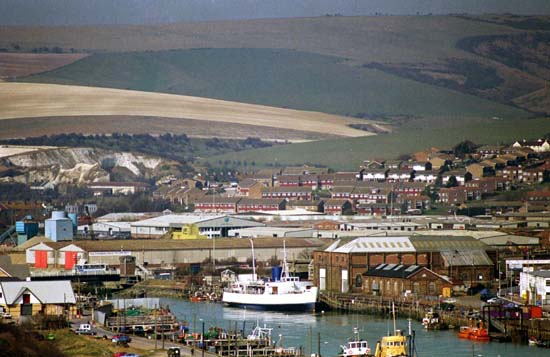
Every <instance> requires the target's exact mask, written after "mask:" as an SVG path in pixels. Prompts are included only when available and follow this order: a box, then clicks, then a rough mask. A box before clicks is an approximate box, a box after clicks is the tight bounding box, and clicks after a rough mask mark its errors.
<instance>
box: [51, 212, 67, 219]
mask: <svg viewBox="0 0 550 357" xmlns="http://www.w3.org/2000/svg"><path fill="white" fill-rule="evenodd" d="M61 218H65V211H53V212H52V219H61Z"/></svg>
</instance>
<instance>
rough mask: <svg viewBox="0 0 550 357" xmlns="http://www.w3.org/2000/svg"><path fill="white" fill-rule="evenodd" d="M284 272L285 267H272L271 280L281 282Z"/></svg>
mask: <svg viewBox="0 0 550 357" xmlns="http://www.w3.org/2000/svg"><path fill="white" fill-rule="evenodd" d="M282 272H283V267H279V266H276V267H271V280H272V281H279V280H281V273H282Z"/></svg>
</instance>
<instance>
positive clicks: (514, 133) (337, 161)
mask: <svg viewBox="0 0 550 357" xmlns="http://www.w3.org/2000/svg"><path fill="white" fill-rule="evenodd" d="M441 123H443V124H441ZM545 133H550V119H549V118H539V119H516V120H492V119H487V120H481V121H480V120H479V119H477V118H447V120H442V119H438V120H437V122H434V120H419V121H416V122H414V123H412V125H405V126H404V127H403V128H402V130H400V131H399V132H396V133H392V134H387V135H376V136H370V137H362V138H347V139H335V140H325V141H316V142H310V143H301V144H290V145H285V146H274V147H271V148H265V149H257V150H246V151H241V152H238V153H236V154H235V153H234V154H227V155H219V156H214V157H211V158H209V159H208V160H207V162H209V163H210V164H211V165H214V166H215V165H219V163H220V162H222V163H223V162H227V161H229V162H232V161H233V160H241V161H247V162H255V164H256V167H263V166H272V165H274V164H277V165H282V166H285V165H296V164H303V163H310V164H318V165H324V166H328V167H330V168H333V169H336V170H353V169H357V167H359V165H361V164H362V163H363V160H365V159H394V158H397V157H399V156H400V155H403V154H412V153H414V152H417V151H421V150H425V149H428V148H430V147H439V148H442V149H443V148H451V147H453V146H454V145H456V144H458V143H459V142H461V141H463V140H466V139H467V140H471V141H473V142H475V143H479V144H499V143H503V144H510V143H512V142H513V141H515V140H518V139H523V138H534V137H540V136H541V135H544V134H545Z"/></svg>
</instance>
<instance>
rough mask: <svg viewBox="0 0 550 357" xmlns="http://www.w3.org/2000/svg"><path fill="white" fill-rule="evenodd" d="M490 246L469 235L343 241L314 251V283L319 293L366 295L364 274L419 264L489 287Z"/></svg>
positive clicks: (454, 278) (455, 279)
mask: <svg viewBox="0 0 550 357" xmlns="http://www.w3.org/2000/svg"><path fill="white" fill-rule="evenodd" d="M487 249H489V247H488V246H486V245H485V244H483V243H482V242H480V241H478V240H477V239H474V238H472V237H467V236H456V237H453V236H428V235H426V236H420V235H410V236H393V237H388V236H384V237H380V236H369V237H361V238H355V239H340V240H337V241H335V242H334V243H333V244H331V245H330V246H329V247H327V248H326V249H324V250H322V251H315V252H314V254H313V264H314V269H315V284H316V285H317V286H319V289H320V290H327V291H335V292H348V291H351V292H357V293H360V292H363V290H364V286H363V285H357V283H356V282H357V281H361V280H362V279H363V277H362V276H363V274H364V273H365V272H366V271H367V270H368V269H370V268H372V267H374V266H377V265H380V264H396V265H418V266H422V267H427V268H428V269H430V270H431V271H433V272H434V273H435V274H439V275H443V276H447V277H449V279H450V280H452V281H453V282H456V283H457V284H458V285H465V286H468V287H470V286H474V285H476V284H487V283H488V282H490V281H492V279H493V276H494V264H493V262H492V260H491V259H490V258H489V256H488V255H487V253H486V250H487Z"/></svg>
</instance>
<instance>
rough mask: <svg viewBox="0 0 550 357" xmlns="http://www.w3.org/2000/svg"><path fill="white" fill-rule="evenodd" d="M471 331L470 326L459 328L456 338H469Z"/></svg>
mask: <svg viewBox="0 0 550 357" xmlns="http://www.w3.org/2000/svg"><path fill="white" fill-rule="evenodd" d="M471 331H472V328H471V327H470V326H460V330H459V331H458V337H459V338H470V332H471Z"/></svg>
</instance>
